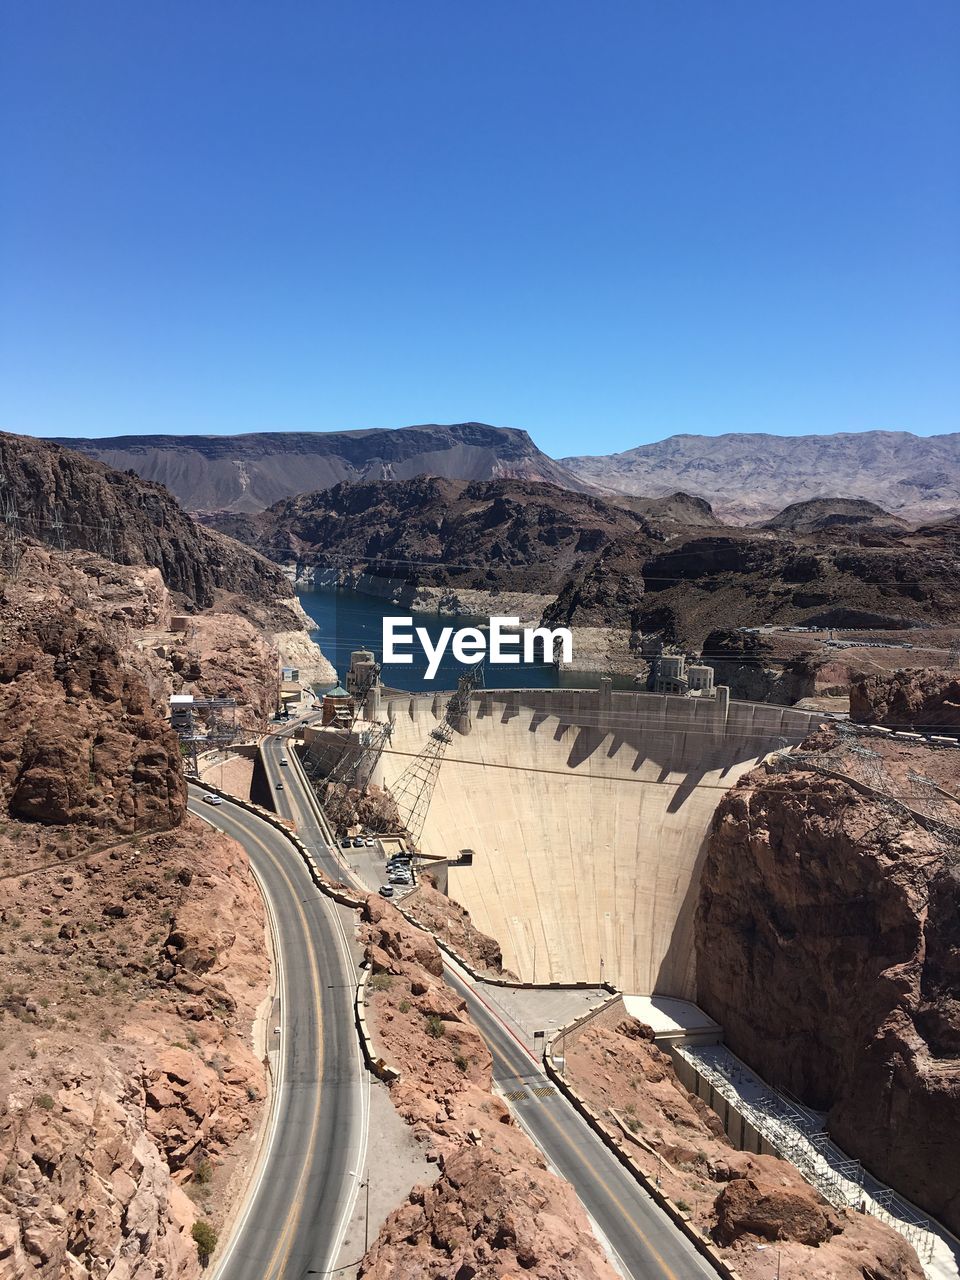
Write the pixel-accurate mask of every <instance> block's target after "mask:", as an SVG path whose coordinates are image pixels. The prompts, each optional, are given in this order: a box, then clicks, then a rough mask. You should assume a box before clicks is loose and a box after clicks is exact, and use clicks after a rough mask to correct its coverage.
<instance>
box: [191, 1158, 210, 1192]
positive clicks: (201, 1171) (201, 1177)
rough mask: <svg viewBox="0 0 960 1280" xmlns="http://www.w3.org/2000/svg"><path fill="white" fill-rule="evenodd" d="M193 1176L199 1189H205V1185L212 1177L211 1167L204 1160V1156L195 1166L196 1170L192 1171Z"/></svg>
mask: <svg viewBox="0 0 960 1280" xmlns="http://www.w3.org/2000/svg"><path fill="white" fill-rule="evenodd" d="M193 1176H194V1177H195V1178H196V1180H197V1182H198V1183H199V1185H200V1186H201V1187H205V1186H206V1185H207V1183H208V1182H209V1181H210V1179H211V1178H212V1177H213V1165H212V1164H211V1163H210V1161H209V1160H208V1159H207V1158H206V1156H204V1158H203V1159H202V1160H201V1161H200V1162H199V1164H198V1165H197V1167H196V1169H194V1171H193Z"/></svg>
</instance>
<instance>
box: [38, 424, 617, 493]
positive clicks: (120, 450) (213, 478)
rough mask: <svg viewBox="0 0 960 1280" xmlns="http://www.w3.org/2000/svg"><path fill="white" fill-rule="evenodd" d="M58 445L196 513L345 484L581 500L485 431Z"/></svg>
mask: <svg viewBox="0 0 960 1280" xmlns="http://www.w3.org/2000/svg"><path fill="white" fill-rule="evenodd" d="M55 443H57V444H63V445H66V446H67V447H68V448H71V449H79V450H80V452H82V453H85V454H88V455H89V456H90V457H92V458H97V459H98V460H99V461H100V462H105V463H106V464H107V466H110V467H116V468H117V470H118V471H135V472H136V473H137V475H138V476H140V477H141V479H144V480H153V481H156V482H157V483H158V484H162V485H165V486H166V487H167V488H168V489H169V490H170V492H171V493H173V494H174V495H175V496H176V497H177V498H179V500H180V502H181V503H182V504H183V506H185V507H186V508H187V509H188V510H189V511H234V512H254V511H262V510H263V509H264V508H265V507H269V506H272V505H273V504H274V503H275V502H278V501H279V500H280V499H281V498H291V497H295V496H296V495H297V494H300V493H315V492H317V491H319V490H321V489H331V488H333V486H334V485H336V484H340V483H342V482H343V481H350V482H352V483H360V482H366V481H373V480H412V479H413V477H414V476H422V475H427V476H438V477H440V478H441V479H448V480H496V479H511V480H542V481H545V482H546V483H548V484H554V485H559V486H560V487H561V488H564V489H572V490H575V491H577V492H583V491H585V490H587V489H590V488H592V486H590V485H588V484H585V483H584V482H583V481H581V480H578V479H577V477H576V476H575V475H574V474H573V473H572V472H570V471H566V470H565V469H564V468H563V467H561V466H560V465H559V464H558V463H556V462H554V461H553V459H552V458H548V457H547V455H546V454H545V453H542V452H541V450H539V449H538V448H537V446H536V445H535V444H534V443H533V441H532V440H531V439H530V437H529V436H528V435H527V433H526V432H525V431H518V430H515V429H514V428H512V427H489V426H486V425H485V424H484V423H482V422H460V423H457V424H456V425H454V426H445V427H441V426H421V427H401V428H399V429H398V430H388V429H386V428H384V429H373V430H369V431H305V432H292V431H277V432H258V433H256V434H251V435H237V436H113V437H109V438H104V439H102V440H69V439H66V438H59V439H58V440H57V441H56V442H55Z"/></svg>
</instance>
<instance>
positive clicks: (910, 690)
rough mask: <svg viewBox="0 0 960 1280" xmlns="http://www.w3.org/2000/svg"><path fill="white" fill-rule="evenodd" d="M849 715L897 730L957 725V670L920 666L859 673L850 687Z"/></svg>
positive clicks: (959, 713) (959, 720) (959, 704)
mask: <svg viewBox="0 0 960 1280" xmlns="http://www.w3.org/2000/svg"><path fill="white" fill-rule="evenodd" d="M850 718H851V719H852V720H858V721H860V722H861V723H863V724H882V725H890V726H891V727H892V728H896V729H910V728H918V729H938V728H951V729H957V728H960V673H958V674H957V675H955V676H950V675H948V674H945V673H944V672H942V671H929V670H922V669H921V670H908V671H896V672H894V673H892V674H891V675H886V676H881V675H873V676H861V677H859V678H858V679H856V680H855V681H854V682H853V684H852V685H851V686H850Z"/></svg>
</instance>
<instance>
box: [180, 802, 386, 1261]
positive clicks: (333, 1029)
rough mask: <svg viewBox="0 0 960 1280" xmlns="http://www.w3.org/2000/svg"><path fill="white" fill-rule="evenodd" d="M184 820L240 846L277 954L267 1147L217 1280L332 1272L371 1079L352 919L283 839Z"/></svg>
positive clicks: (196, 809)
mask: <svg viewBox="0 0 960 1280" xmlns="http://www.w3.org/2000/svg"><path fill="white" fill-rule="evenodd" d="M202 795H203V790H202V788H199V787H196V786H191V787H190V809H191V812H193V813H195V814H197V815H198V816H200V817H202V818H204V819H206V820H207V821H208V822H211V823H212V824H213V825H214V826H216V827H218V828H219V829H220V830H222V831H224V832H225V833H226V834H227V835H229V836H232V837H233V838H234V839H235V840H237V841H238V842H239V843H240V844H242V845H243V847H244V848H245V849H246V851H247V854H248V856H249V858H250V862H251V865H252V866H253V869H254V871H255V873H256V875H257V878H258V880H259V881H260V884H261V886H262V888H263V891H264V896H265V898H266V901H267V907H268V911H269V913H270V917H271V925H272V929H273V936H274V940H275V950H276V953H277V969H278V978H279V995H280V1012H279V1014H277V1015H275V1016H274V1017H273V1021H272V1022H271V1026H270V1031H271V1033H272V1030H273V1025H274V1024H279V1025H280V1026H281V1027H282V1031H281V1035H280V1037H279V1044H278V1043H277V1038H276V1037H274V1036H273V1035H272V1034H271V1036H270V1040H269V1047H270V1048H271V1049H272V1050H277V1049H278V1050H279V1051H278V1052H277V1053H276V1054H273V1055H272V1056H273V1060H274V1062H275V1063H276V1064H277V1066H276V1077H275V1080H274V1095H273V1107H272V1111H271V1123H270V1125H269V1137H268V1139H267V1147H266V1150H265V1152H264V1153H263V1156H262V1159H261V1161H260V1164H259V1166H258V1172H257V1174H256V1176H255V1179H254V1181H253V1183H252V1185H251V1187H250V1188H249V1190H248V1193H247V1197H246V1199H245V1201H244V1207H243V1209H242V1211H241V1214H240V1217H239V1219H238V1221H237V1223H236V1226H235V1229H234V1231H233V1234H232V1236H231V1238H230V1242H229V1244H228V1246H227V1248H226V1249H225V1250H224V1252H223V1255H222V1256H221V1257H220V1259H218V1262H217V1265H216V1269H215V1272H214V1274H215V1276H216V1280H281V1278H283V1280H301V1278H302V1277H306V1276H322V1275H324V1274H329V1272H330V1271H331V1270H332V1268H333V1267H334V1266H335V1265H336V1260H337V1255H338V1253H339V1251H340V1246H341V1242H342V1240H343V1235H344V1232H345V1230H346V1226H347V1222H348V1221H349V1218H350V1214H351V1212H352V1210H353V1205H354V1202H355V1199H356V1194H357V1187H358V1179H357V1177H356V1176H355V1174H356V1171H362V1170H363V1168H364V1164H365V1161H366V1143H367V1131H368V1123H369V1079H368V1077H367V1075H366V1073H365V1072H364V1069H363V1063H362V1059H361V1057H360V1048H359V1044H358V1040H357V1035H356V1031H355V1029H354V1020H353V999H354V993H355V990H356V981H357V966H356V962H355V960H354V957H353V954H352V952H351V949H350V939H351V938H352V934H353V924H354V922H353V918H352V913H349V912H346V913H344V916H343V917H342V916H341V914H340V909H339V908H338V907H337V906H336V905H335V904H334V903H333V902H331V901H330V900H329V899H328V898H326V897H324V896H323V895H322V894H319V893H317V891H316V889H315V887H314V885H313V883H312V881H311V880H310V877H309V875H308V873H307V870H306V868H305V867H304V865H303V863H302V861H301V859H300V858H299V856H298V855H297V853H296V852H295V850H294V848H293V846H292V845H291V844H290V842H289V841H288V840H286V839H285V838H284V836H283V835H282V834H281V833H280V832H279V831H277V830H276V829H275V828H273V827H271V826H270V825H269V824H268V823H266V822H264V821H263V820H262V819H261V818H258V817H257V816H256V815H255V814H251V813H247V812H246V811H245V810H243V809H241V808H240V807H239V806H237V805H233V804H230V803H229V802H228V801H226V802H224V803H223V804H222V805H217V806H215V807H214V806H213V805H208V804H206V803H204V802H203V801H202V800H201V799H200V797H201V796H202Z"/></svg>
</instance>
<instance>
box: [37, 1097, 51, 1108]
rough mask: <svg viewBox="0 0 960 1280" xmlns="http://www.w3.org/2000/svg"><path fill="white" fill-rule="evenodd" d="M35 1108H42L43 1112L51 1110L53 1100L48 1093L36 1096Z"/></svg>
mask: <svg viewBox="0 0 960 1280" xmlns="http://www.w3.org/2000/svg"><path fill="white" fill-rule="evenodd" d="M37 1106H38V1107H43V1109H44V1111H52V1110H53V1099H52V1098H51V1097H50V1095H49V1093H41V1094H38V1095H37Z"/></svg>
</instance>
